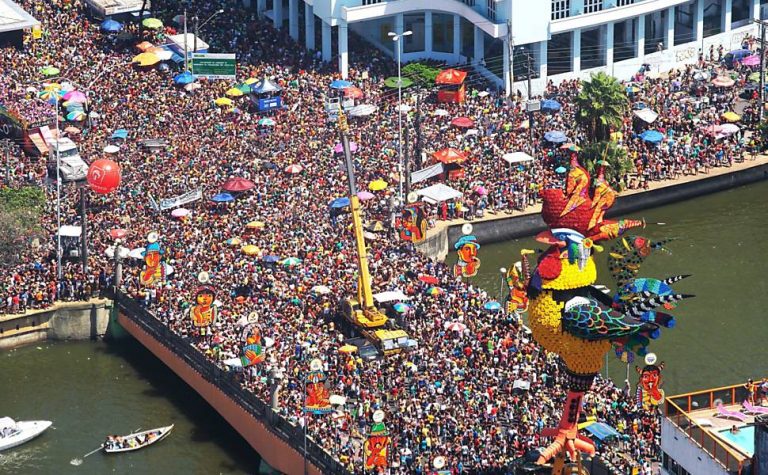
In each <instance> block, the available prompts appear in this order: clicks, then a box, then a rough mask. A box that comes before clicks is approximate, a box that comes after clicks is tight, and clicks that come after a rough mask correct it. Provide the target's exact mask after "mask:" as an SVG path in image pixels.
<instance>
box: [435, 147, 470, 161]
mask: <svg viewBox="0 0 768 475" xmlns="http://www.w3.org/2000/svg"><path fill="white" fill-rule="evenodd" d="M432 156H433V157H434V158H435V160H437V161H438V162H442V163H461V162H463V161H464V160H466V159H467V156H466V155H464V154H463V153H462V152H461V151H459V150H456V149H455V148H444V149H442V150H440V151H438V152H435V153H433V154H432Z"/></svg>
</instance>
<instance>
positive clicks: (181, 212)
mask: <svg viewBox="0 0 768 475" xmlns="http://www.w3.org/2000/svg"><path fill="white" fill-rule="evenodd" d="M189 213H191V211H190V210H188V209H187V208H176V209H175V210H173V211H171V216H173V217H174V218H183V217H185V216H188V215H189Z"/></svg>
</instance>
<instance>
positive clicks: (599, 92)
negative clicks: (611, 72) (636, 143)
mask: <svg viewBox="0 0 768 475" xmlns="http://www.w3.org/2000/svg"><path fill="white" fill-rule="evenodd" d="M576 106H577V107H578V114H577V116H576V119H577V120H578V122H579V123H580V124H581V125H582V126H584V127H585V128H586V129H587V133H588V135H589V138H590V140H592V141H600V140H606V139H608V135H609V134H610V129H611V128H614V129H618V128H620V127H621V124H622V120H623V119H624V114H626V112H627V109H628V108H629V100H628V99H627V95H626V94H625V93H624V89H623V88H622V87H621V84H619V82H618V81H617V80H616V78H614V77H612V76H608V75H607V74H605V73H603V72H599V73H597V74H593V75H592V76H591V78H590V80H589V81H585V82H584V83H583V84H582V88H581V91H579V94H578V96H576Z"/></svg>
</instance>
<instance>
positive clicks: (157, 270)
mask: <svg viewBox="0 0 768 475" xmlns="http://www.w3.org/2000/svg"><path fill="white" fill-rule="evenodd" d="M147 241H148V244H147V247H146V249H144V252H143V254H142V255H143V256H144V269H143V270H142V271H141V274H140V275H139V281H140V282H141V285H142V286H143V287H154V286H155V285H158V284H160V283H162V282H163V280H165V265H164V264H163V262H162V255H163V254H164V253H165V251H164V250H163V249H162V248H161V247H160V242H159V241H160V235H159V234H158V233H157V232H155V231H152V232H151V233H149V234H148V235H147Z"/></svg>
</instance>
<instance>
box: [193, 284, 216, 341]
mask: <svg viewBox="0 0 768 475" xmlns="http://www.w3.org/2000/svg"><path fill="white" fill-rule="evenodd" d="M197 280H198V282H200V285H199V286H198V287H197V290H196V291H195V305H192V306H191V307H190V309H189V316H190V318H191V319H192V325H194V327H195V329H196V330H197V332H198V335H199V336H201V337H204V336H207V335H209V334H210V331H211V330H210V329H211V327H212V326H213V324H214V323H216V317H217V316H218V308H217V307H216V306H215V305H214V304H213V302H214V300H215V299H216V288H215V287H214V286H213V285H211V283H210V282H211V278H210V276H209V275H208V272H206V271H202V272H200V273H199V274H198V276H197Z"/></svg>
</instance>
